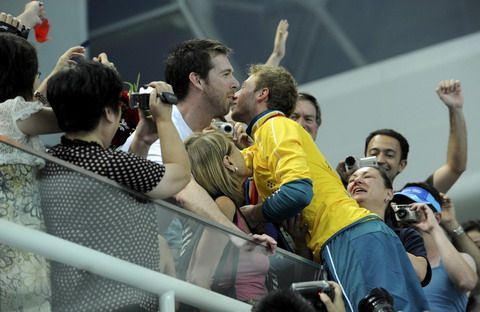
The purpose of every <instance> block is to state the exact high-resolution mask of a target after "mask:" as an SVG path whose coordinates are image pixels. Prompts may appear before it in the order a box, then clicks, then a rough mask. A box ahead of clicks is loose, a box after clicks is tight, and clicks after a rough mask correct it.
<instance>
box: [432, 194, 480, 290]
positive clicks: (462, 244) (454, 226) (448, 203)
mask: <svg viewBox="0 0 480 312" xmlns="http://www.w3.org/2000/svg"><path fill="white" fill-rule="evenodd" d="M442 197H443V203H442V221H441V223H440V224H441V225H442V227H443V228H444V229H445V230H446V231H447V233H448V234H449V235H450V237H451V238H452V243H453V245H454V246H455V248H456V249H457V250H458V251H459V252H463V253H466V254H469V255H470V256H471V257H472V258H473V260H474V262H475V266H476V268H477V276H478V277H479V278H480V248H478V247H477V245H476V244H475V243H474V242H473V240H472V239H471V238H470V237H469V236H468V235H467V234H466V233H465V231H464V229H463V227H462V226H461V225H460V223H459V222H458V220H457V217H456V213H455V206H454V205H453V202H452V200H451V199H450V197H448V196H447V195H444V194H442ZM474 292H475V293H479V292H480V284H479V282H477V285H476V286H475V289H474Z"/></svg>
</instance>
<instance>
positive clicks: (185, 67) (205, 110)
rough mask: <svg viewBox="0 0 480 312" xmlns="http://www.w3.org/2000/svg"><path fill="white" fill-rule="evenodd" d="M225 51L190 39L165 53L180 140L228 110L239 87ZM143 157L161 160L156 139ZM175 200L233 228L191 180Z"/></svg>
mask: <svg viewBox="0 0 480 312" xmlns="http://www.w3.org/2000/svg"><path fill="white" fill-rule="evenodd" d="M229 53H230V49H229V48H228V47H226V46H225V45H223V44H222V43H221V42H219V41H215V40H209V39H193V40H188V41H184V42H182V43H181V44H179V45H178V46H177V47H176V48H175V49H174V50H173V51H172V52H171V53H170V55H169V56H168V58H167V60H166V67H165V81H166V82H167V83H168V84H170V85H171V86H172V88H173V92H174V93H175V95H176V96H177V98H178V103H177V105H176V106H174V107H173V110H172V121H173V123H174V125H175V126H176V128H177V130H178V133H179V134H180V138H181V139H182V140H184V139H185V138H186V137H188V136H189V135H190V134H192V132H198V131H202V130H203V129H204V128H206V127H208V126H209V125H210V122H211V121H212V119H213V118H215V117H223V116H225V115H226V114H227V113H228V112H229V110H230V106H231V105H232V102H233V98H234V95H235V92H236V91H237V89H238V87H239V83H238V80H237V79H236V78H235V77H234V76H233V67H232V65H231V64H230V61H229V59H228V54H229ZM134 135H135V133H133V134H132V135H131V136H130V137H129V138H128V139H127V141H126V142H125V144H124V145H123V146H122V147H121V149H122V150H123V151H128V150H129V149H130V148H131V143H132V141H133V137H134ZM140 144H141V143H140ZM147 158H148V159H149V160H151V161H155V162H159V163H161V162H162V154H161V150H160V141H158V140H157V141H156V142H155V143H153V144H152V145H151V147H150V149H149V151H148V155H147ZM205 195H207V196H205ZM188 196H194V197H195V199H196V201H195V203H191V202H184V201H183V200H182V199H184V198H188ZM177 200H178V201H179V204H180V205H183V206H184V207H185V208H186V209H188V210H191V211H192V212H194V213H197V214H199V215H202V216H204V217H207V218H209V219H211V220H214V221H217V222H219V223H222V224H224V225H226V226H229V227H234V226H233V223H231V222H230V221H229V220H228V219H227V218H226V217H225V216H224V215H223V214H222V213H221V212H220V210H218V208H217V209H212V205H215V203H214V202H213V200H212V199H211V198H210V196H208V194H207V193H206V192H205V190H203V189H202V188H200V187H199V186H198V185H197V184H196V182H195V181H193V180H192V182H191V183H190V184H189V185H187V187H186V188H185V189H184V190H183V191H182V192H181V193H180V194H179V195H178V196H177ZM215 207H216V206H215Z"/></svg>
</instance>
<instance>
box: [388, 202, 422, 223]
mask: <svg viewBox="0 0 480 312" xmlns="http://www.w3.org/2000/svg"><path fill="white" fill-rule="evenodd" d="M392 207H393V211H395V219H396V220H397V221H398V223H400V224H412V223H418V222H419V221H420V214H419V213H418V212H417V211H416V210H411V209H410V205H392Z"/></svg>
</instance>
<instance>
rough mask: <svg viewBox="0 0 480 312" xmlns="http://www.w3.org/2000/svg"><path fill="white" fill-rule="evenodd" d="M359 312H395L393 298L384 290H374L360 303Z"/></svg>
mask: <svg viewBox="0 0 480 312" xmlns="http://www.w3.org/2000/svg"><path fill="white" fill-rule="evenodd" d="M358 311H359V312H395V310H394V309H393V297H392V296H391V295H390V294H389V293H388V291H387V290H385V289H383V288H373V289H372V290H371V291H370V293H369V294H368V295H367V296H366V297H364V298H363V299H362V300H360V302H359V303H358Z"/></svg>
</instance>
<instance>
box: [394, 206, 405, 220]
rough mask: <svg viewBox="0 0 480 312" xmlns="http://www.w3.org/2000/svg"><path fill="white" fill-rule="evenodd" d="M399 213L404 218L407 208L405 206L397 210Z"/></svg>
mask: <svg viewBox="0 0 480 312" xmlns="http://www.w3.org/2000/svg"><path fill="white" fill-rule="evenodd" d="M396 213H397V216H398V217H399V218H400V219H403V218H405V217H406V216H407V210H405V208H400V209H398V210H397V211H396Z"/></svg>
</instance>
